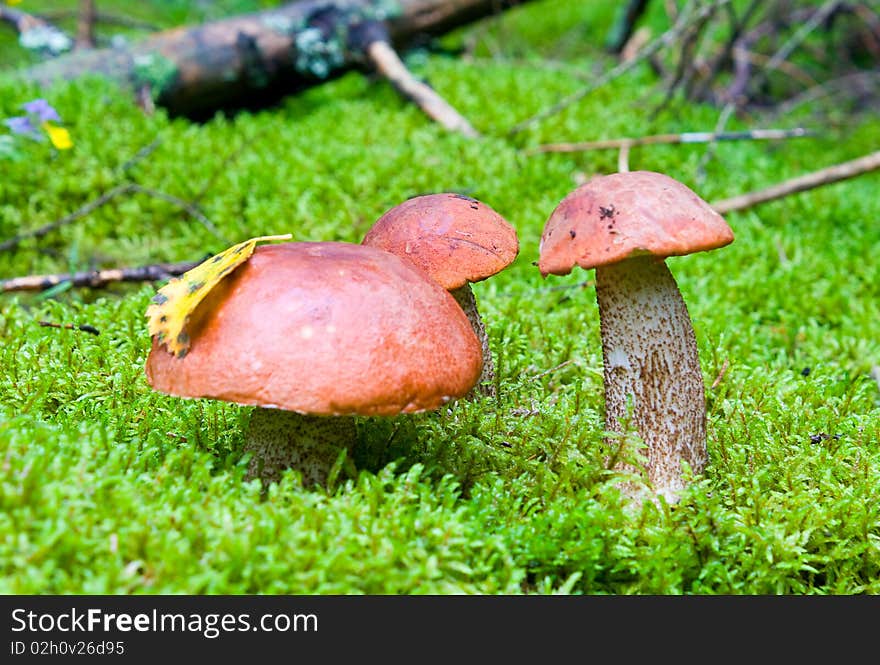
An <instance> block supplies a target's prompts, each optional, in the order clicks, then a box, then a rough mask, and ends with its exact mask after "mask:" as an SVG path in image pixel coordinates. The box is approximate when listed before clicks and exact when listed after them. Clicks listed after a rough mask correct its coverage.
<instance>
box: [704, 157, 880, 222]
mask: <svg viewBox="0 0 880 665" xmlns="http://www.w3.org/2000/svg"><path fill="white" fill-rule="evenodd" d="M877 169H880V150H878V151H877V152H872V153H870V154H868V155H865V156H864V157H859V158H858V159H853V160H850V161H848V162H843V163H842V164H836V165H835V166H829V167H828V168H825V169H821V170H820V171H815V172H814V173H809V174H807V175H803V176H799V177H797V178H792V179H791V180H786V181H785V182H782V183H780V184H778V185H774V186H772V187H768V188H767V189H762V190H759V191H756V192H749V193H748V194H742V195H741V196H735V197H733V198H730V199H724V200H722V201H717V202H715V203H713V204H712V207H713V208H714V209H715V210H716V211H717V212H718V213H720V214H722V215H723V214H725V213H728V212H733V211H736V210H745V209H746V208H751V207H753V206H756V205H758V204H760V203H765V202H767V201H773V200H775V199H779V198H782V197H783V196H788V195H789V194H796V193H798V192H803V191H805V190H807V189H813V188H815V187H820V186H821V185H828V184H831V183H834V182H839V181H840V180H847V179H849V178H854V177H855V176H857V175H861V174H863V173H868V172H869V171H876V170H877Z"/></svg>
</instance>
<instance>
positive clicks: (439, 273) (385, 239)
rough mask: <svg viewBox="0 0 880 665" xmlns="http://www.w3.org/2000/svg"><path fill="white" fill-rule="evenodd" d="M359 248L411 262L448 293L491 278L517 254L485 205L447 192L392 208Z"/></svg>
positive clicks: (510, 231)
mask: <svg viewBox="0 0 880 665" xmlns="http://www.w3.org/2000/svg"><path fill="white" fill-rule="evenodd" d="M362 244H364V245H368V246H371V247H378V248H379V249H384V250H385V251H386V252H391V253H392V254H396V255H397V256H401V257H405V258H407V259H409V260H410V261H411V262H413V263H415V264H416V265H417V266H418V267H419V268H421V269H422V270H424V271H425V272H426V273H428V275H430V276H431V278H432V279H433V280H434V281H435V282H437V283H438V284H440V286H442V287H443V288H445V289H447V290H451V289H457V288H459V287H462V286H464V285H465V284H466V283H468V282H479V281H481V280H484V279H486V278H488V277H491V276H492V275H494V274H495V273H497V272H500V271H501V270H503V269H504V268H506V267H507V266H508V265H509V264H510V263H511V262H513V260H514V259H515V258H516V255H517V253H518V252H519V241H518V240H517V237H516V230H515V229H514V228H513V226H511V225H510V223H509V222H508V221H507V220H505V219H504V218H503V217H502V216H501V215H499V214H498V213H497V212H495V211H494V210H492V208H490V207H489V206H487V205H486V204H485V203H482V202H480V201H477V200H476V199H472V198H470V197H468V196H464V195H462V194H452V193H448V192H445V193H441V194H426V195H424V196H416V197H414V198H411V199H408V200H406V201H404V202H403V203H400V204H398V205H396V206H395V207H393V208H391V209H390V210H388V211H387V212H386V213H385V214H384V215H382V216H381V217H380V218H379V219H378V220H377V221H376V223H375V224H374V225H373V227H372V228H371V229H370V230H369V232H367V235H366V236H364V239H363V243H362Z"/></svg>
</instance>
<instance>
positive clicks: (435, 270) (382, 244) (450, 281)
mask: <svg viewBox="0 0 880 665" xmlns="http://www.w3.org/2000/svg"><path fill="white" fill-rule="evenodd" d="M362 244H364V245H368V246H371V247H378V248H379V249H383V250H385V251H386V252H391V253H392V254H396V255H397V256H400V257H403V258H405V259H408V260H409V261H411V262H412V263H414V264H415V265H417V266H418V267H419V268H421V269H422V270H424V271H425V272H426V273H428V275H430V276H431V278H432V279H433V280H434V281H436V282H437V283H439V284H440V286H442V287H443V288H444V289H446V290H448V291H449V292H450V293H451V294H452V296H453V298H455V300H456V302H458V304H459V305H460V306H461V308H462V310H464V313H465V314H466V315H467V317H468V320H469V321H470V322H471V325H472V326H473V329H474V333H475V334H476V335H477V338H478V339H479V340H480V344H481V345H482V347H483V372H482V375H481V376H480V380H479V381H478V382H477V387H478V389H479V390H480V391H481V392H482V393H483V394H484V395H492V394H494V392H495V363H494V362H493V360H492V351H491V349H490V347H489V336H488V335H487V334H486V328H485V326H484V325H483V320H482V318H481V317H480V312H479V310H478V309H477V302H476V299H475V298H474V293H473V290H472V289H471V287H470V284H471V283H472V282H479V281H482V280H484V279H487V278H489V277H491V276H492V275H494V274H496V273H498V272H500V271H501V270H503V269H504V268H506V267H507V266H508V265H510V263H512V262H513V260H514V259H515V258H516V255H517V254H518V252H519V241H518V239H517V237H516V230H515V229H514V228H513V226H511V225H510V223H509V222H507V220H505V219H504V218H503V217H502V216H501V215H499V214H498V213H497V212H495V211H494V210H493V209H492V208H490V207H489V206H487V205H486V204H485V203H482V202H480V201H478V200H476V199H473V198H471V197H469V196H464V195H462V194H453V193H448V192H444V193H440V194H426V195H423V196H416V197H413V198H411V199H408V200H406V201H404V202H403V203H400V204H398V205H396V206H394V207H393V208H391V209H390V210H388V211H387V212H385V214H383V215H382V216H381V217H380V218H379V219H378V220H377V221H376V223H375V224H373V226H372V228H371V229H370V230H369V231H368V232H367V234H366V236H364V239H363V242H362Z"/></svg>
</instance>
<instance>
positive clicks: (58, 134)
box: [43, 122, 73, 150]
mask: <svg viewBox="0 0 880 665" xmlns="http://www.w3.org/2000/svg"><path fill="white" fill-rule="evenodd" d="M43 129H45V130H46V133H47V134H48V135H49V140H50V141H52V145H54V146H55V147H56V148H58V149H59V150H68V149H69V148H72V147H73V141H71V140H70V132H68V131H67V130H66V129H64V127H58V126H56V125H53V124H52V123H51V122H44V123H43Z"/></svg>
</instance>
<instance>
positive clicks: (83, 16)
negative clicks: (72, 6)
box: [74, 0, 97, 49]
mask: <svg viewBox="0 0 880 665" xmlns="http://www.w3.org/2000/svg"><path fill="white" fill-rule="evenodd" d="M96 19H97V12H96V10H95V0H82V2H81V3H80V10H79V17H78V20H77V23H76V42H74V48H75V49H81V48H95V20H96Z"/></svg>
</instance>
